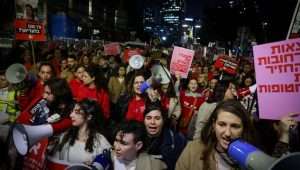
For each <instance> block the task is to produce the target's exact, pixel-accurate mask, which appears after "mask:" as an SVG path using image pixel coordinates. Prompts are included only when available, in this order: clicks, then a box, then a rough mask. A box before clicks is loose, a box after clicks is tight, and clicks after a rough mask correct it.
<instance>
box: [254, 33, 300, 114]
mask: <svg viewBox="0 0 300 170" xmlns="http://www.w3.org/2000/svg"><path fill="white" fill-rule="evenodd" d="M253 52H254V65H255V72H256V83H257V95H258V106H259V116H260V118H262V119H275V120H278V119H280V118H281V117H283V116H285V115H287V114H288V113H299V112H300V104H299V101H300V39H299V38H298V39H291V40H286V41H279V42H274V43H268V44H263V45H257V46H254V47H253ZM297 119H298V120H300V119H299V118H297Z"/></svg>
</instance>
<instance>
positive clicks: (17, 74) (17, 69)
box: [5, 63, 27, 84]
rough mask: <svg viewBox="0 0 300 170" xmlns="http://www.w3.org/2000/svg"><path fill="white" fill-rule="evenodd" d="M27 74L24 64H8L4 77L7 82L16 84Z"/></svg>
mask: <svg viewBox="0 0 300 170" xmlns="http://www.w3.org/2000/svg"><path fill="white" fill-rule="evenodd" d="M26 75H27V70H26V68H25V67H24V65H22V64H19V63H16V64H12V65H10V66H9V67H8V68H7V69H6V72H5V77H6V79H7V81H8V82H10V83H12V84H17V83H20V82H22V81H23V80H25V78H26Z"/></svg>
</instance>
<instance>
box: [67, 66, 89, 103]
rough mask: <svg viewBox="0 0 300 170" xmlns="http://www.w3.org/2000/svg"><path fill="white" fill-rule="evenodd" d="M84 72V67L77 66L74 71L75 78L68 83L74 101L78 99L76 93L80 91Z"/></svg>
mask: <svg viewBox="0 0 300 170" xmlns="http://www.w3.org/2000/svg"><path fill="white" fill-rule="evenodd" d="M84 71H85V67H84V66H82V65H80V66H77V68H76V70H75V77H74V78H73V79H72V80H71V81H70V82H69V85H70V88H71V91H72V94H73V97H74V98H75V99H77V98H78V92H79V91H80V88H81V86H83V83H82V76H83V72H84Z"/></svg>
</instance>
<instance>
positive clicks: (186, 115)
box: [180, 91, 205, 134]
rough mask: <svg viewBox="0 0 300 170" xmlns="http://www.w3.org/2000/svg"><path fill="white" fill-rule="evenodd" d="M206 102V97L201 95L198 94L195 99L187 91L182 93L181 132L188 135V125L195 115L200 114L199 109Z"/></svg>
mask: <svg viewBox="0 0 300 170" xmlns="http://www.w3.org/2000/svg"><path fill="white" fill-rule="evenodd" d="M204 101H205V97H204V96H202V95H201V94H200V93H196V95H195V97H194V96H192V95H191V94H190V93H189V92H187V91H181V92H180V104H181V120H180V121H182V122H181V124H182V125H184V126H180V131H181V132H182V133H184V134H186V133H187V129H188V124H189V123H190V121H191V119H192V116H193V115H194V113H197V112H198V109H199V107H200V106H201V104H202V103H203V102H204Z"/></svg>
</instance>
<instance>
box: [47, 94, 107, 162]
mask: <svg viewBox="0 0 300 170" xmlns="http://www.w3.org/2000/svg"><path fill="white" fill-rule="evenodd" d="M70 118H71V120H72V127H71V128H70V129H69V130H68V131H67V132H66V133H65V134H63V135H62V136H61V137H60V142H59V144H58V145H57V146H56V147H55V149H54V152H53V153H54V154H53V157H50V158H49V159H50V160H52V161H53V160H54V162H55V161H57V160H60V161H66V162H68V163H84V164H91V163H92V161H93V160H94V159H95V157H96V156H97V155H98V154H100V153H102V152H103V150H104V149H109V148H110V147H111V145H110V144H109V142H108V141H107V140H106V138H105V137H104V136H103V135H102V134H101V133H100V130H101V127H100V126H101V125H103V117H102V113H101V111H100V107H99V105H98V103H97V102H96V101H94V100H91V99H83V100H82V101H80V102H78V103H76V105H75V107H74V109H73V111H72V112H71V114H70Z"/></svg>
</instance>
